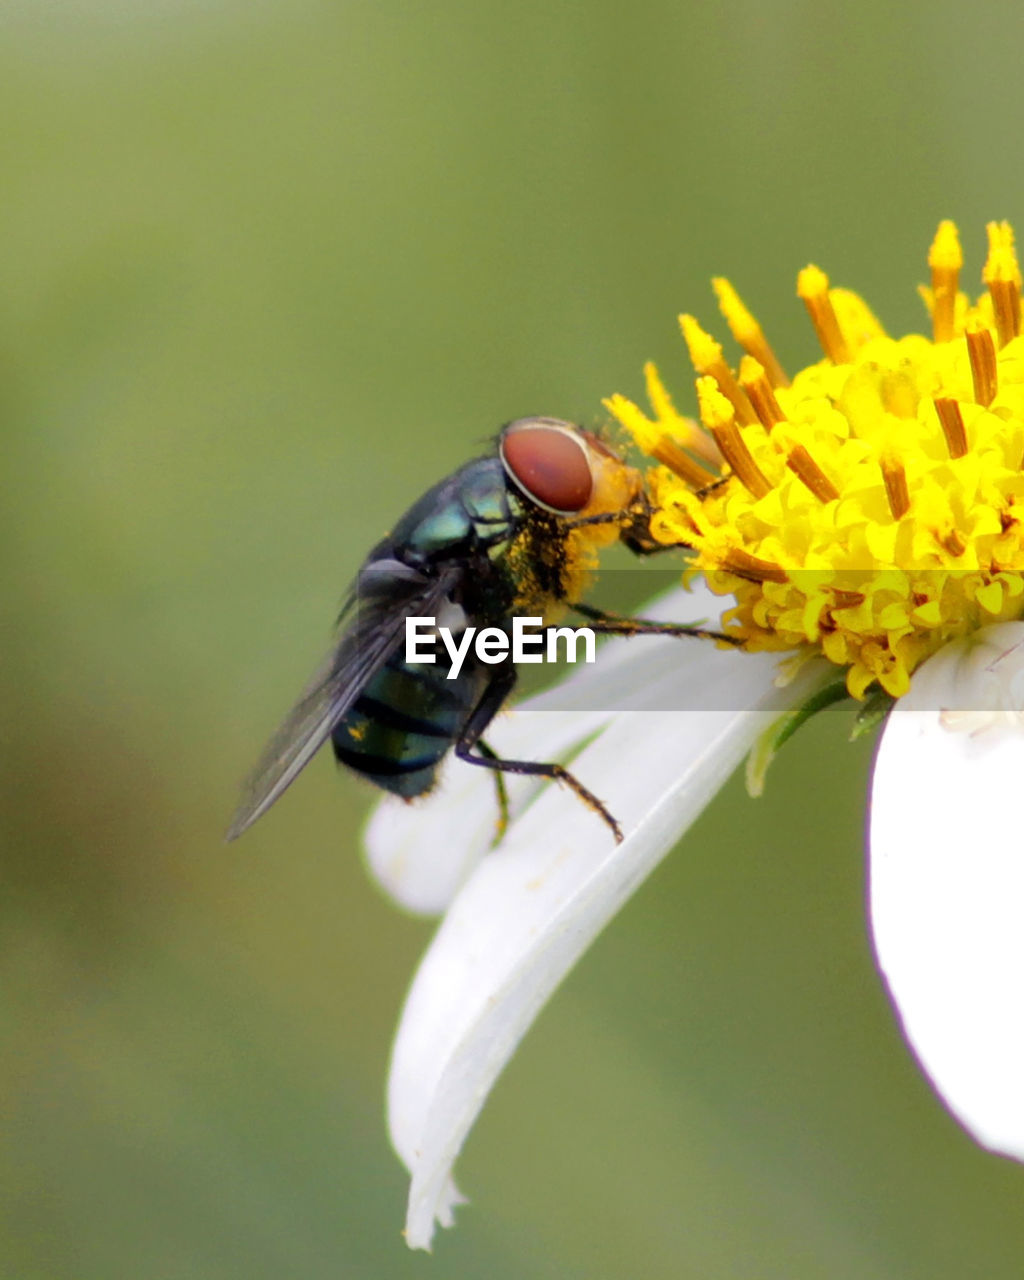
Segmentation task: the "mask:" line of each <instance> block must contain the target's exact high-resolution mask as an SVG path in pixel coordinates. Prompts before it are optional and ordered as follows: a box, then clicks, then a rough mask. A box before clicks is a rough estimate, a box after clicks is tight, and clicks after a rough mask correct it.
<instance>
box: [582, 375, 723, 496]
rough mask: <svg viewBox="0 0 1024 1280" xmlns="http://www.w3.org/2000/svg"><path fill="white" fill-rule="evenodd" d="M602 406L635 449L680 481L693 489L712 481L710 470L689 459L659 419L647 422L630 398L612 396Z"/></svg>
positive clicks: (713, 479) (714, 477) (713, 475)
mask: <svg viewBox="0 0 1024 1280" xmlns="http://www.w3.org/2000/svg"><path fill="white" fill-rule="evenodd" d="M604 406H605V408H606V409H607V410H608V412H609V413H611V414H612V415H614V417H616V418H618V420H619V422H621V423H622V425H623V426H624V427H625V428H626V430H627V431H628V432H629V433H630V435H632V437H633V441H634V443H635V444H636V447H637V448H638V449H640V450H641V451H642V452H643V453H646V454H649V455H650V456H651V457H652V458H656V459H657V460H658V461H659V462H660V463H662V465H663V466H666V467H668V469H669V470H670V471H673V472H674V473H675V474H676V475H677V476H678V477H679V479H680V480H684V481H685V482H686V483H687V484H688V485H692V486H693V487H694V488H695V489H701V488H703V487H704V486H705V485H707V484H711V483H713V482H714V481H715V479H716V476H715V473H714V472H713V471H708V470H707V469H706V468H705V467H702V466H701V465H700V463H699V462H697V461H696V460H695V459H693V458H691V457H690V455H689V454H688V453H686V452H685V451H684V449H683V446H682V445H681V444H680V443H679V441H678V440H675V439H673V437H672V436H671V435H669V433H668V432H667V431H665V429H664V428H663V427H662V426H661V424H660V423H659V422H651V420H650V419H649V418H647V417H645V416H644V414H642V413H641V412H640V410H639V409H638V408H637V406H636V405H635V404H634V403H633V402H632V400H627V399H626V397H625V396H621V395H614V396H610V397H609V398H608V399H607V400H605V402H604ZM701 434H703V433H701Z"/></svg>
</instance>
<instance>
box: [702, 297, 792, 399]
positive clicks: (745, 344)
mask: <svg viewBox="0 0 1024 1280" xmlns="http://www.w3.org/2000/svg"><path fill="white" fill-rule="evenodd" d="M711 287H712V288H713V289H714V291H715V296H716V297H717V298H718V305H719V307H720V308H721V312H722V315H723V316H725V322H726V324H727V325H728V326H729V331H730V333H731V334H732V336H733V337H734V338H735V339H736V341H737V342H738V343H739V344H740V346H741V347H742V348H743V350H744V351H745V352H746V353H747V355H748V356H753V357H754V359H755V360H756V361H757V362H758V363H759V364H760V365H761V366H762V368H763V369H764V372H765V374H766V375H767V377H768V381H769V382H770V384H771V385H772V386H773V387H788V386H789V379H788V378H787V377H786V373H785V370H784V369H783V367H782V365H781V364H779V361H778V357H777V356H776V354H775V352H774V351H773V350H772V348H771V346H770V345H769V342H768V339H767V338H766V337H765V336H764V331H763V330H762V328H761V326H760V325H759V324H758V323H757V321H756V320H755V319H754V317H753V316H752V315H751V314H750V312H749V311H748V310H747V308H746V307H745V306H744V304H743V300H742V299H741V298H740V295H739V294H738V293H737V292H736V290H735V289H734V288H733V287H732V285H731V284H730V283H729V281H728V280H726V279H725V278H724V277H722V276H717V277H716V278H715V279H713V280H712V281H711Z"/></svg>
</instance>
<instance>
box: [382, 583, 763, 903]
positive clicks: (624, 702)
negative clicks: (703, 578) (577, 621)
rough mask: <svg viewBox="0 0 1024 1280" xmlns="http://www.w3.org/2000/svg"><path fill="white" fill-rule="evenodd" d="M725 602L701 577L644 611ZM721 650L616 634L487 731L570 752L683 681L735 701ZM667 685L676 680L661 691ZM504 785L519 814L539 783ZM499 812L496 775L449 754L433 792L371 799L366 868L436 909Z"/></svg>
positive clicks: (696, 609)
mask: <svg viewBox="0 0 1024 1280" xmlns="http://www.w3.org/2000/svg"><path fill="white" fill-rule="evenodd" d="M728 603H729V601H723V599H722V597H720V596H715V595H713V594H712V593H711V592H710V591H709V590H708V589H707V587H706V586H704V585H703V584H697V585H696V586H695V588H694V590H692V591H684V590H683V589H682V588H680V587H676V588H674V589H672V590H671V591H668V592H666V593H664V594H663V595H662V596H660V597H659V598H658V599H656V600H654V601H652V602H651V603H650V604H649V605H647V606H645V608H644V610H643V614H644V616H645V617H649V618H653V619H656V620H658V621H667V620H676V621H681V622H685V621H688V620H697V619H711V620H712V625H714V623H716V622H717V619H718V616H719V614H720V612H721V610H722V608H723V605H725V604H728ZM725 656H726V657H731V656H734V655H725ZM720 657H721V655H717V653H716V650H715V649H714V647H713V646H712V645H710V644H708V643H706V642H703V641H699V640H690V639H674V638H660V637H638V638H631V639H617V640H613V641H611V642H609V643H607V644H605V645H602V646H601V648H600V649H599V651H598V658H597V661H596V662H595V663H593V664H592V665H580V666H578V667H576V668H575V670H574V671H573V672H572V673H571V675H570V676H569V677H568V678H567V679H566V680H563V681H562V682H561V683H560V684H559V685H557V686H556V687H554V688H552V689H550V690H547V691H545V692H544V693H542V694H539V695H538V696H536V697H534V698H531V699H529V700H528V701H526V702H524V703H522V704H521V705H520V706H518V707H516V708H515V709H514V710H511V711H509V712H506V713H505V714H504V715H502V716H500V717H499V718H498V719H497V720H496V721H495V723H494V724H493V725H492V726H491V728H490V729H489V730H488V732H487V739H488V741H489V742H490V744H491V745H492V746H493V747H494V748H495V750H497V751H498V752H499V753H500V754H501V755H503V756H505V757H506V758H508V759H516V758H517V757H519V758H523V759H527V760H566V759H568V758H570V757H571V755H572V754H573V752H574V751H575V750H577V749H578V748H579V747H580V745H581V744H582V743H583V742H585V741H586V740H587V739H588V738H590V737H591V736H593V735H594V734H595V733H597V732H599V731H600V730H601V729H602V728H603V727H604V726H605V725H606V724H607V723H608V722H609V721H610V720H611V719H612V717H613V716H614V715H615V714H617V713H618V712H619V711H622V710H624V709H636V710H643V709H648V708H658V707H665V706H669V707H675V706H679V705H680V702H679V698H680V697H681V696H683V688H684V687H685V688H688V689H690V690H698V691H699V692H700V695H701V699H702V705H703V706H705V707H706V706H709V705H710V706H715V707H729V706H736V705H737V697H738V696H742V695H738V694H737V693H736V692H734V691H733V690H731V689H728V688H722V687H721V681H722V680H723V676H722V675H721V672H722V671H723V665H722V663H721V661H720ZM681 665H685V667H686V669H687V673H688V677H689V678H688V680H687V682H686V684H685V686H681V685H680V683H679V669H680V666H681ZM730 669H731V668H730ZM705 671H707V673H708V676H707V680H705V678H704V676H703V674H702V673H704V672H705ZM716 681H718V682H719V683H718V684H717V685H716ZM666 685H668V686H669V687H671V688H672V690H673V693H672V694H671V696H669V697H668V700H667V701H666V694H665V692H664V690H665V687H666ZM542 713H543V714H542ZM506 785H507V788H508V793H509V804H510V810H511V813H512V816H513V817H515V816H517V815H518V814H519V813H521V812H522V811H523V809H524V808H525V807H526V806H527V805H528V804H529V803H530V801H531V800H532V799H534V798H535V797H536V795H537V794H538V792H539V791H540V790H541V787H542V785H543V784H542V783H541V782H540V781H539V780H537V779H535V778H515V777H507V778H506ZM497 818H498V811H497V804H496V801H495V787H494V781H493V778H491V777H490V776H489V775H488V774H487V773H486V772H485V771H484V770H481V769H476V768H473V767H472V766H469V765H466V764H463V763H462V762H461V761H458V760H453V759H449V760H447V761H446V762H445V765H444V767H443V770H442V775H441V781H440V783H439V785H438V786H437V788H436V789H435V790H434V791H432V792H431V794H430V795H429V796H427V797H425V798H424V799H422V800H417V801H413V802H412V803H405V802H403V801H401V800H398V799H397V798H395V797H392V796H386V797H384V798H383V799H382V800H381V801H380V803H379V804H378V805H377V807H376V809H375V810H374V811H373V813H372V814H371V816H370V820H369V822H368V823H367V826H366V830H365V832H364V847H365V850H366V857H367V862H368V866H369V869H370V871H371V872H372V874H373V876H374V877H375V878H376V880H377V881H378V883H379V884H380V885H381V887H382V888H383V889H384V890H385V892H386V893H388V894H389V896H390V897H392V898H393V899H394V900H395V901H396V902H398V903H399V905H400V906H402V907H405V908H406V910H408V911H413V912H416V913H417V914H422V915H436V914H439V913H440V912H442V911H444V910H445V908H446V907H447V906H448V904H449V903H450V902H451V900H452V898H453V897H454V896H455V894H456V893H457V892H458V890H459V889H460V888H461V886H462V885H463V884H464V883H465V882H466V880H467V879H468V877H469V875H470V873H471V872H472V871H473V869H474V868H475V867H476V865H477V863H478V862H479V861H480V859H481V858H482V857H483V856H484V854H485V853H486V852H487V851H488V849H490V848H491V846H492V844H493V843H494V837H495V832H496V826H497Z"/></svg>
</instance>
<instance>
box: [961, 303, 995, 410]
mask: <svg viewBox="0 0 1024 1280" xmlns="http://www.w3.org/2000/svg"><path fill="white" fill-rule="evenodd" d="M966 337H967V355H968V358H969V359H970V362H971V377H972V379H973V381H974V399H975V400H976V401H977V403H978V404H983V405H985V406H986V407H987V406H988V405H990V404H991V403H992V401H993V400H994V399H995V398H996V391H997V390H998V388H999V381H998V378H999V375H998V373H997V371H996V347H995V343H994V342H993V340H992V332H991V330H990V329H986V328H984V327H983V325H982V322H981V321H980V320H978V319H972V320H969V321H968V322H967V333H966Z"/></svg>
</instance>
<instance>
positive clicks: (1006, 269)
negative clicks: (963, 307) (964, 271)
mask: <svg viewBox="0 0 1024 1280" xmlns="http://www.w3.org/2000/svg"><path fill="white" fill-rule="evenodd" d="M987 231H988V259H987V261H986V262H985V270H984V271H983V272H982V277H981V278H982V280H983V281H984V282H985V284H986V285H987V286H988V291H989V294H990V295H991V298H992V309H993V311H994V313H995V318H996V329H997V331H998V333H999V345H1000V346H1001V347H1005V346H1006V344H1007V343H1008V342H1009V341H1010V340H1011V339H1012V338H1016V336H1017V334H1018V333H1020V285H1021V278H1020V266H1019V265H1018V263H1017V253H1016V250H1015V249H1014V247H1013V231H1012V229H1011V228H1010V224H1009V223H1008V222H990V223H989V224H988V227H987Z"/></svg>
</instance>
